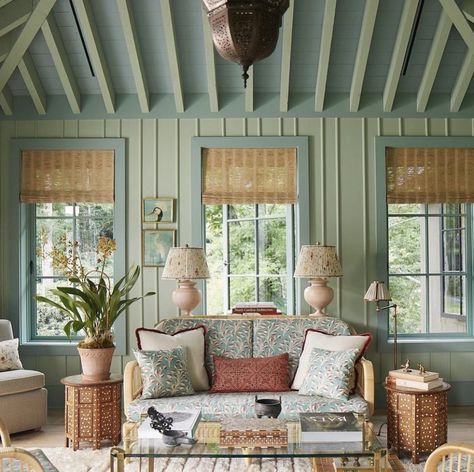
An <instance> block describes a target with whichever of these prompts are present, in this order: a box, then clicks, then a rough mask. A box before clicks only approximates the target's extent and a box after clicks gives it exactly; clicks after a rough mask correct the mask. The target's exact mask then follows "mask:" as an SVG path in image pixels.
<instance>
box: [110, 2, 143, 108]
mask: <svg viewBox="0 0 474 472" xmlns="http://www.w3.org/2000/svg"><path fill="white" fill-rule="evenodd" d="M117 7H118V11H119V15H120V21H121V22H122V30H123V35H124V37H125V44H126V45H127V51H128V58H129V60H130V65H131V67H132V73H133V78H134V80H135V87H136V89H137V94H138V101H139V103H140V108H141V110H142V112H143V113H148V112H149V111H150V102H149V93H148V84H147V80H146V76H145V67H144V66H143V59H142V53H141V50H140V44H139V42H138V37H137V28H136V27H135V20H134V18H133V13H132V11H131V9H130V5H129V4H128V1H127V0H117Z"/></svg>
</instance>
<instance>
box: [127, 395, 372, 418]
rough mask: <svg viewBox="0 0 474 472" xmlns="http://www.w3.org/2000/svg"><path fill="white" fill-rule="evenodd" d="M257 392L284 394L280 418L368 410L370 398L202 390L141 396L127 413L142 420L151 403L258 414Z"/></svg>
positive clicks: (217, 413) (214, 414)
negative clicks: (302, 414) (149, 397)
mask: <svg viewBox="0 0 474 472" xmlns="http://www.w3.org/2000/svg"><path fill="white" fill-rule="evenodd" d="M255 395H257V396H258V397H259V398H279V397H281V405H282V411H281V414H280V416H279V418H286V419H295V420H296V419H298V413H299V412H320V413H327V412H341V411H355V412H357V413H364V414H367V413H368V411H369V410H368V404H367V402H366V401H365V400H364V399H363V398H362V397H361V396H360V395H358V394H354V395H351V396H350V397H349V400H334V399H332V398H325V397H320V396H318V395H299V394H298V393H297V392H294V391H291V392H281V393H278V394H275V393H274V392H272V393H266V392H258V393H256V394H255V393H207V392H206V393H198V394H195V395H186V396H182V397H170V398H158V399H152V400H141V399H137V400H134V401H132V402H130V403H129V404H128V410H127V411H126V414H127V417H128V419H129V420H131V421H139V420H140V418H141V417H142V416H146V413H147V410H148V408H149V407H150V406H154V407H155V408H156V409H157V410H158V411H161V412H164V411H174V410H193V409H197V410H199V409H200V410H201V412H202V415H203V417H204V418H205V419H209V420H212V419H215V418H218V417H221V416H239V417H247V418H250V417H254V416H255V410H254V404H255Z"/></svg>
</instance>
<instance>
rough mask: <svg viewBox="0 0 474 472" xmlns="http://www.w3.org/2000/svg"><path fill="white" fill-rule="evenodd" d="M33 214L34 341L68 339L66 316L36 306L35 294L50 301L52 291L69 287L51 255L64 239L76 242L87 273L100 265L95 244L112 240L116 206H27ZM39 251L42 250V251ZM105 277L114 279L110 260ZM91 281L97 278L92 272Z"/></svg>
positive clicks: (46, 204) (31, 265)
mask: <svg viewBox="0 0 474 472" xmlns="http://www.w3.org/2000/svg"><path fill="white" fill-rule="evenodd" d="M27 206H28V207H29V208H28V212H29V213H30V218H29V220H30V224H29V225H28V231H29V232H30V235H29V240H30V241H31V244H30V259H29V260H30V264H29V266H30V274H29V281H28V285H29V287H30V302H29V308H30V316H29V317H30V322H31V338H32V339H34V340H39V339H51V338H53V337H54V338H57V339H65V334H64V331H63V327H64V324H65V319H64V314H63V313H61V311H60V310H59V309H56V308H54V307H52V306H50V305H47V304H46V303H37V302H36V301H35V299H34V295H43V296H47V297H48V298H51V292H50V290H51V289H53V288H55V287H57V286H61V285H62V286H64V285H68V284H69V282H68V280H67V279H66V278H65V277H64V276H63V275H62V273H61V272H60V271H58V270H57V269H56V268H55V267H54V266H53V265H52V263H51V258H50V257H44V256H43V254H48V253H50V252H51V251H52V250H53V248H54V247H57V246H58V244H60V241H61V239H62V238H65V239H66V240H67V241H77V242H78V243H79V251H78V254H80V257H81V262H82V264H83V266H84V267H85V269H86V270H87V271H94V269H95V268H96V266H97V255H96V244H97V241H98V239H99V238H100V237H101V236H107V237H109V238H111V239H113V226H114V204H113V203H70V204H68V203H37V204H28V205H27ZM38 249H41V251H39V250H38ZM106 274H107V275H108V276H109V277H110V278H111V279H112V280H113V274H114V264H113V259H111V261H110V263H109V265H108V266H107V267H106ZM90 278H92V279H93V278H94V276H93V272H92V273H91V276H90Z"/></svg>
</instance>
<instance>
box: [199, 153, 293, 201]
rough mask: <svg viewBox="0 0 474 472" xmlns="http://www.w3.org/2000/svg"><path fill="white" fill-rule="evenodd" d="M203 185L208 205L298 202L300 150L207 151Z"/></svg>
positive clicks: (204, 161)
mask: <svg viewBox="0 0 474 472" xmlns="http://www.w3.org/2000/svg"><path fill="white" fill-rule="evenodd" d="M202 185H203V193H202V202H203V203H205V204H208V205H213V204H218V205H223V204H258V203H283V204H290V203H296V201H297V185H296V149H294V148H270V149H263V148H236V149H231V148H226V149H221V148H218V149H217V148H214V149H204V150H203V182H202Z"/></svg>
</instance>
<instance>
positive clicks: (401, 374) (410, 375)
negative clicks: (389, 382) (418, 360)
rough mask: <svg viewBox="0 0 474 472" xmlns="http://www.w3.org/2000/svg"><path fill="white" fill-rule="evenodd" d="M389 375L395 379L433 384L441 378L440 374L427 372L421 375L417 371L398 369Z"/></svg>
mask: <svg viewBox="0 0 474 472" xmlns="http://www.w3.org/2000/svg"><path fill="white" fill-rule="evenodd" d="M388 375H389V376H390V377H392V378H394V379H405V380H411V381H413V382H431V381H432V380H436V379H438V378H439V373H438V372H428V371H425V372H423V373H420V371H419V370H417V369H409V370H408V371H406V370H405V369H397V370H391V371H389V373H388Z"/></svg>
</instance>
